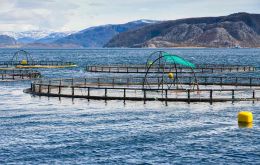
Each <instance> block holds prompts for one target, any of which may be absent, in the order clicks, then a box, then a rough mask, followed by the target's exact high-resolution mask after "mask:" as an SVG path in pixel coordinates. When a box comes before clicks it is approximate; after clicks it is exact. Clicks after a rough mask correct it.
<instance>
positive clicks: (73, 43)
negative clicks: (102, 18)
mask: <svg viewBox="0 0 260 165" xmlns="http://www.w3.org/2000/svg"><path fill="white" fill-rule="evenodd" d="M155 22H158V21H153V20H137V21H132V22H128V23H125V24H115V25H112V24H110V25H102V26H96V27H90V28H87V29H84V30H81V31H79V32H67V33H64V32H48V31H29V32H20V33H19V32H16V33H15V32H0V34H2V35H5V36H9V37H12V39H13V40H16V44H12V45H8V43H5V42H6V40H1V38H0V44H1V43H2V45H5V46H6V45H8V46H9V47H10V46H12V47H14V46H17V47H29V48H30V47H47V48H48V47H49V48H55V47H61V48H66V47H67V48H83V47H103V46H104V45H105V44H106V43H107V42H108V41H109V40H110V39H112V38H113V37H114V36H115V35H117V34H119V33H122V32H125V31H129V30H134V29H137V28H140V27H143V26H145V25H148V24H153V23H155ZM0 46H1V45H0ZM2 47H3V46H2Z"/></svg>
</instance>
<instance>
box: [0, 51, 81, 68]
mask: <svg viewBox="0 0 260 165" xmlns="http://www.w3.org/2000/svg"><path fill="white" fill-rule="evenodd" d="M76 66H77V65H76V64H75V63H72V62H63V61H37V60H34V59H33V57H32V55H31V54H30V53H29V52H27V51H24V50H19V51H17V52H15V53H14V55H13V57H12V59H11V60H9V61H0V69H6V68H19V69H32V68H46V69H47V68H49V69H52V68H71V67H76Z"/></svg>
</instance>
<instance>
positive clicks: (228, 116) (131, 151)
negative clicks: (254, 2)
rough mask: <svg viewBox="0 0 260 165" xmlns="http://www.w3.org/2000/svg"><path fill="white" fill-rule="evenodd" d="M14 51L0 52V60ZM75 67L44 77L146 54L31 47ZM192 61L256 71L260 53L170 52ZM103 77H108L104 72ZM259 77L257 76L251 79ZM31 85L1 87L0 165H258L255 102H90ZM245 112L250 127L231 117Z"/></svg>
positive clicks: (259, 128)
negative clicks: (32, 91) (37, 93)
mask: <svg viewBox="0 0 260 165" xmlns="http://www.w3.org/2000/svg"><path fill="white" fill-rule="evenodd" d="M15 51H16V50H12V49H11V50H10V49H1V50H0V60H9V59H10V58H11V57H12V53H14V52H15ZM29 51H30V52H31V53H32V55H33V56H34V58H35V59H37V60H44V59H45V60H66V61H72V62H76V63H78V64H79V67H78V68H74V69H58V70H46V69H45V70H44V69H43V70H41V72H42V73H43V76H44V77H52V78H57V77H81V76H93V75H94V74H92V73H85V72H84V67H85V65H87V64H88V65H90V64H121V63H129V64H130V63H132V64H141V63H144V62H145V59H146V58H147V57H148V55H149V53H150V52H152V51H154V50H151V49H146V50H143V49H141V50H140V49H99V50H93V49H91V50H29ZM167 51H169V52H172V53H175V54H179V55H181V56H183V57H185V58H186V59H189V60H191V61H193V62H197V63H200V62H203V63H215V64H223V63H225V64H240V65H241V64H245V65H255V66H258V67H259V66H260V49H170V50H167ZM103 75H106V74H103ZM251 75H252V76H259V72H257V73H254V74H251ZM29 86H30V82H26V81H20V82H8V83H7V82H0V98H1V99H0V164H259V163H260V103H259V102H256V103H254V104H253V103H252V102H240V103H234V104H232V103H230V102H227V103H214V104H213V105H210V104H208V103H192V104H190V105H189V104H186V103H181V102H172V103H169V104H168V106H165V104H164V103H162V102H147V103H146V104H143V102H133V101H127V102H126V104H124V103H123V102H122V101H108V102H105V101H95V100H90V101H88V100H84V99H74V100H73V101H72V100H71V99H66V98H62V99H61V100H59V99H58V98H48V97H33V96H31V95H28V94H25V93H23V89H25V88H28V87H29ZM244 110H246V111H251V112H253V114H254V123H253V128H251V129H249V128H243V129H241V128H239V127H238V124H237V113H238V112H239V111H244Z"/></svg>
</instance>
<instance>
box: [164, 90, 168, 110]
mask: <svg viewBox="0 0 260 165" xmlns="http://www.w3.org/2000/svg"><path fill="white" fill-rule="evenodd" d="M167 101H168V90H167V89H166V90H165V105H166V106H167V105H168V104H167V103H168V102H167Z"/></svg>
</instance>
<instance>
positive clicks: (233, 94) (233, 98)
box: [232, 89, 235, 102]
mask: <svg viewBox="0 0 260 165" xmlns="http://www.w3.org/2000/svg"><path fill="white" fill-rule="evenodd" d="M234 100H235V90H234V89H232V102H234Z"/></svg>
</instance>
